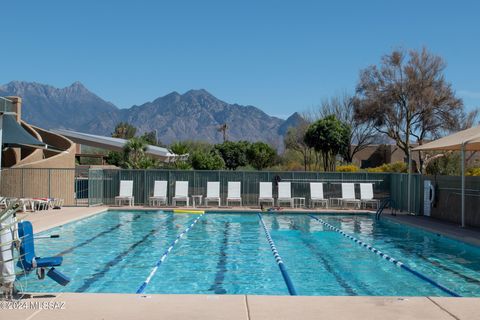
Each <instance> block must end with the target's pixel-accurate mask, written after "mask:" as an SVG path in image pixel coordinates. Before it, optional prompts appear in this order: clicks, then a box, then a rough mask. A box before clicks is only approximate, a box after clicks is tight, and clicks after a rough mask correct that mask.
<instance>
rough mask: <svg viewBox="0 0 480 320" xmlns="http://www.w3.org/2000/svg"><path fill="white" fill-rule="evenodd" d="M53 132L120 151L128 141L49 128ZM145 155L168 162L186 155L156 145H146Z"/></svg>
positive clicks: (92, 144)
mask: <svg viewBox="0 0 480 320" xmlns="http://www.w3.org/2000/svg"><path fill="white" fill-rule="evenodd" d="M51 131H52V132H53V133H56V134H59V135H62V136H65V137H67V138H69V139H70V140H72V141H73V142H75V143H78V144H83V145H86V146H91V147H97V148H103V149H107V150H112V151H122V150H123V147H124V146H125V144H126V143H127V142H128V140H126V139H120V138H112V137H106V136H100V135H95V134H90V133H84V132H77V131H70V130H64V129H58V130H51ZM145 153H146V154H147V155H149V156H152V157H154V158H157V159H159V160H162V161H164V162H170V161H172V160H174V159H177V158H183V157H187V156H188V155H177V154H175V153H172V152H170V150H168V149H167V148H162V147H158V146H152V145H148V146H147V151H146V152H145Z"/></svg>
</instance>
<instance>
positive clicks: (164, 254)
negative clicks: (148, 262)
mask: <svg viewBox="0 0 480 320" xmlns="http://www.w3.org/2000/svg"><path fill="white" fill-rule="evenodd" d="M204 215H205V213H202V214H200V215H199V216H198V217H197V218H196V219H195V220H194V221H193V222H192V223H191V224H190V225H189V226H188V227H187V228H186V229H185V230H183V231H182V233H180V234H179V235H178V236H177V237H176V238H175V240H173V241H172V243H171V244H170V246H169V247H168V248H167V250H165V252H164V253H163V255H162V256H161V257H160V259H159V260H158V261H157V263H156V264H155V267H153V269H152V271H151V272H150V274H149V275H148V277H147V279H145V281H144V282H143V283H142V284H141V285H140V287H138V289H137V291H136V293H143V292H144V291H145V288H146V287H147V286H148V284H149V283H150V280H152V277H153V276H154V275H155V273H156V272H157V270H158V268H159V267H160V265H161V264H162V263H163V261H165V259H166V258H167V255H168V254H169V253H170V251H172V249H173V247H174V246H175V245H176V244H177V242H178V241H179V240H180V239H181V238H182V237H183V236H184V235H185V234H186V233H187V232H188V231H190V229H192V227H193V226H194V225H195V224H196V223H197V222H198V220H200V218H201V217H203V216H204Z"/></svg>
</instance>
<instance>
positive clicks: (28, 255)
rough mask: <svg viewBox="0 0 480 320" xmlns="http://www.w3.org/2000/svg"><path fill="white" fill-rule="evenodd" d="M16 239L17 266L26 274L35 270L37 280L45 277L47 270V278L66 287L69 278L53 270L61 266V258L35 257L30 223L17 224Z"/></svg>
mask: <svg viewBox="0 0 480 320" xmlns="http://www.w3.org/2000/svg"><path fill="white" fill-rule="evenodd" d="M18 237H19V238H20V240H21V242H20V260H19V261H18V263H17V265H18V266H19V267H20V268H22V269H23V270H24V271H25V272H26V273H29V272H31V271H33V270H36V272H37V275H38V278H39V279H43V278H44V277H45V271H46V270H48V272H47V276H48V277H49V278H51V279H52V280H54V281H55V282H57V283H58V284H60V285H62V286H66V285H67V284H68V283H69V282H70V278H69V277H67V276H66V275H64V274H62V273H61V272H60V271H58V270H57V269H55V267H58V266H60V265H61V264H62V262H63V258H62V257H45V258H40V257H37V256H36V255H35V245H34V238H33V228H32V223H31V222H30V221H23V222H19V223H18Z"/></svg>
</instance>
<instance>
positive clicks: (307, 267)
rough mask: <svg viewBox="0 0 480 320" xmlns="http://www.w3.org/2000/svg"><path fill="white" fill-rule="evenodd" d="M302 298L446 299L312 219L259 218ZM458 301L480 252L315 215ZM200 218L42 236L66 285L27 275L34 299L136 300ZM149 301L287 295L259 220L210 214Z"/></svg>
mask: <svg viewBox="0 0 480 320" xmlns="http://www.w3.org/2000/svg"><path fill="white" fill-rule="evenodd" d="M261 216H262V217H263V220H264V222H265V225H266V227H267V230H268V231H269V233H270V234H271V237H272V240H273V241H274V242H275V245H276V247H277V249H278V252H279V254H280V256H281V258H282V259H283V262H284V265H285V267H286V269H287V272H288V275H289V277H290V279H291V281H292V283H293V285H294V286H295V289H296V291H297V292H298V294H299V295H330V296H331V295H333V296H344V295H367V296H370V295H375V296H391V295H394V296H425V295H429V296H446V295H447V294H446V293H445V292H443V291H441V290H439V289H438V288H436V287H434V286H432V285H431V284H429V283H428V282H425V281H423V280H421V279H419V278H418V277H415V276H414V275H412V274H411V273H409V272H406V271H405V270H403V269H401V268H399V267H397V266H395V265H394V264H392V263H390V262H388V261H386V260H385V259H382V258H381V257H379V256H378V255H375V254H374V253H372V252H370V251H368V250H366V249H365V248H362V247H360V246H359V245H358V244H356V243H354V242H353V241H350V240H349V239H347V238H345V237H343V236H342V235H341V234H339V233H337V232H334V231H331V230H330V229H328V228H324V226H323V225H322V224H321V223H319V222H318V221H317V220H315V219H313V218H312V217H310V216H308V215H307V214H298V213H296V214H261ZM315 216H316V217H319V218H321V219H322V220H323V221H325V222H327V223H329V224H331V225H333V226H335V227H337V228H339V229H341V230H343V231H344V232H346V233H347V234H350V235H352V236H354V237H356V238H358V239H359V240H362V241H364V242H366V243H369V244H371V245H373V246H374V247H375V248H377V249H379V250H381V251H383V252H385V253H387V254H389V255H390V256H392V257H394V258H396V259H398V260H400V261H402V262H404V263H406V264H408V265H409V266H410V267H412V268H413V269H414V270H416V271H418V272H421V273H423V274H425V275H428V276H429V277H430V278H432V279H433V280H435V281H437V282H439V283H441V284H442V285H444V286H446V287H448V288H449V289H451V290H453V291H455V292H457V293H458V294H460V295H462V296H475V297H479V296H480V248H478V247H474V246H471V245H468V244H465V243H462V242H459V241H455V240H451V239H448V238H446V237H442V236H438V235H436V234H433V233H430V232H427V231H423V230H420V229H417V228H412V227H409V226H406V225H403V224H398V223H396V222H393V221H391V220H388V219H382V220H381V221H375V219H374V218H373V217H372V216H371V215H359V214H355V215H338V214H321V215H320V214H315ZM197 218H199V216H198V215H189V214H173V213H172V212H163V211H107V212H104V213H100V214H98V215H95V216H92V217H89V218H86V219H83V220H79V221H76V222H72V223H69V224H66V225H64V226H61V227H57V228H53V229H51V230H48V231H46V232H43V233H41V234H60V236H61V238H60V239H47V240H37V241H36V251H37V255H39V256H48V255H57V254H59V255H62V256H63V257H64V262H63V265H62V266H61V267H60V269H59V270H61V271H62V272H63V273H65V274H67V275H69V276H70V277H71V278H72V282H71V283H70V284H69V285H68V286H67V287H61V286H59V285H57V284H56V283H54V282H53V281H51V280H48V279H47V280H44V281H40V280H38V279H36V276H35V275H33V274H31V275H29V276H28V277H24V278H23V279H20V284H22V285H23V286H26V288H24V290H27V291H32V292H61V291H65V292H109V293H135V292H136V291H137V289H138V288H139V287H140V286H141V285H142V283H143V282H144V281H145V279H146V278H147V277H148V275H149V274H150V273H151V271H152V269H153V268H154V267H155V264H156V263H157V261H158V260H159V259H160V257H161V256H162V254H163V253H164V251H165V250H166V249H167V248H168V247H169V245H170V243H172V241H173V240H174V239H175V238H176V237H177V235H178V234H180V233H181V232H182V231H183V230H184V229H185V228H186V227H187V226H189V225H190V224H191V223H192V222H193V221H194V220H195V219H197ZM144 292H145V293H146V294H153V293H185V294H187V293H188V294H259V295H288V289H287V286H286V284H285V281H284V278H283V277H282V274H281V272H280V270H279V267H278V265H277V263H276V261H275V259H274V257H273V255H272V250H271V248H270V245H269V243H268V241H267V238H266V234H265V232H264V230H263V227H262V224H261V223H260V219H259V216H258V215H257V214H247V213H244V214H236V213H208V214H205V215H204V216H202V217H200V219H199V220H198V222H197V223H196V224H195V225H194V226H193V227H192V228H191V229H190V231H189V232H188V233H186V234H185V236H184V237H183V238H181V239H180V240H179V241H178V243H177V244H176V245H175V247H174V248H173V250H172V251H171V252H170V253H169V254H168V256H167V257H166V259H165V260H164V261H163V263H162V264H161V265H160V267H159V268H158V270H157V272H156V273H155V274H154V275H153V277H152V278H151V281H150V282H149V283H148V285H147V286H146V287H145V291H144Z"/></svg>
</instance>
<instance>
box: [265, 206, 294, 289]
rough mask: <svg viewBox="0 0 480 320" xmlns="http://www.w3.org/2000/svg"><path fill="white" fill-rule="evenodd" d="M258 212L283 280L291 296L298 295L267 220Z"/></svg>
mask: <svg viewBox="0 0 480 320" xmlns="http://www.w3.org/2000/svg"><path fill="white" fill-rule="evenodd" d="M257 214H258V218H259V219H260V222H261V223H262V227H263V230H264V231H265V236H266V237H267V240H268V243H269V244H270V249H272V253H273V256H274V257H275V261H276V262H277V265H278V268H279V269H280V272H281V273H282V277H283V280H284V281H285V284H286V285H287V289H288V293H290V295H291V296H296V295H297V290H295V287H294V286H293V283H292V279H290V276H289V275H288V272H287V268H286V267H285V264H284V263H283V260H282V258H281V257H280V254H279V253H278V250H277V247H276V246H275V243H274V242H273V239H272V236H271V235H270V232H269V231H268V229H267V226H266V225H265V221H263V218H262V215H261V214H260V213H257Z"/></svg>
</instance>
